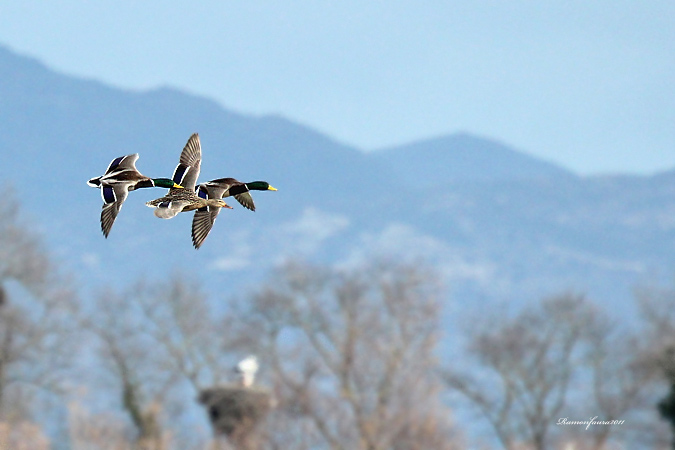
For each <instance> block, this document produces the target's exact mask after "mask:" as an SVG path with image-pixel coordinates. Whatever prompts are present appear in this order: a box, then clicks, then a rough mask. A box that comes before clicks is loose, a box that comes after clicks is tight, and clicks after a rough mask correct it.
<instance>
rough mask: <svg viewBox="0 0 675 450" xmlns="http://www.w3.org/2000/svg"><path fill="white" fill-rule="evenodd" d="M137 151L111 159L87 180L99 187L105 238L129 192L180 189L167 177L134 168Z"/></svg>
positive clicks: (89, 183)
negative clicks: (148, 173) (96, 175)
mask: <svg viewBox="0 0 675 450" xmlns="http://www.w3.org/2000/svg"><path fill="white" fill-rule="evenodd" d="M137 160H138V153H134V154H131V155H126V156H120V157H117V158H115V159H113V160H112V161H111V162H110V165H109V166H108V169H107V170H106V171H105V173H104V174H103V175H101V176H100V177H95V178H92V179H90V180H89V181H87V184H88V185H89V186H91V187H95V188H99V189H101V197H102V198H103V207H102V210H101V231H102V232H103V235H104V236H105V237H106V238H107V237H108V235H109V234H110V229H111V228H112V226H113V224H114V223H115V219H116V218H117V215H118V214H119V212H120V209H122V204H123V203H124V201H125V200H126V199H127V196H128V194H129V192H131V191H134V190H136V189H142V188H148V187H168V188H175V189H176V190H181V189H180V188H181V186H180V185H178V184H176V183H174V182H173V180H170V179H168V178H150V177H146V176H145V175H143V174H142V173H140V172H139V171H138V169H136V161H137Z"/></svg>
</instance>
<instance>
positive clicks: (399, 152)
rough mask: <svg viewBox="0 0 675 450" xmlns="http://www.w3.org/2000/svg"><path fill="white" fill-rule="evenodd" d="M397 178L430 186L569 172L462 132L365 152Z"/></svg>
mask: <svg viewBox="0 0 675 450" xmlns="http://www.w3.org/2000/svg"><path fill="white" fill-rule="evenodd" d="M369 155H370V156H371V158H372V159H373V160H374V161H377V162H379V163H382V164H384V165H385V166H386V167H388V168H389V169H390V170H392V171H393V172H394V173H395V176H396V177H397V179H399V180H401V179H403V180H408V182H412V183H414V184H417V185H420V186H424V187H433V186H438V185H442V184H443V183H446V182H448V181H451V180H473V181H494V180H508V179H534V178H549V177H569V176H573V175H572V173H571V172H569V171H566V170H564V169H562V168H560V167H558V166H556V165H554V164H551V163H547V162H544V161H542V160H540V159H537V158H534V157H532V156H528V155H526V154H524V153H520V152H517V151H515V150H513V149H512V148H510V147H507V146H506V145H503V144H500V143H498V142H496V141H494V140H490V139H485V138H479V137H476V136H472V135H469V134H465V133H460V134H454V135H451V136H443V137H439V138H435V139H429V140H425V141H421V142H415V143H412V144H407V145H402V146H397V147H392V148H385V149H381V150H377V151H374V152H372V153H370V154H369Z"/></svg>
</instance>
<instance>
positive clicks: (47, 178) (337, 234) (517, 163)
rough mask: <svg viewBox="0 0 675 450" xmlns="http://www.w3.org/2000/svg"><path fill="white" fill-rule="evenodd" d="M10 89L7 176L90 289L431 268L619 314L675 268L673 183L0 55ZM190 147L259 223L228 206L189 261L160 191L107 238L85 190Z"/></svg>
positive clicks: (0, 107) (0, 99) (219, 285)
mask: <svg viewBox="0 0 675 450" xmlns="http://www.w3.org/2000/svg"><path fill="white" fill-rule="evenodd" d="M0 80H2V81H0V133H1V134H2V136H3V140H2V142H0V153H1V154H2V155H3V156H4V158H3V159H4V161H6V163H5V164H3V165H1V166H0V177H1V178H2V179H3V180H5V182H9V183H11V184H12V185H14V186H15V187H16V190H17V194H18V195H17V196H18V197H20V198H21V200H22V202H23V203H24V207H25V208H26V209H27V212H28V214H32V217H33V218H34V219H35V221H36V223H37V226H38V227H39V228H41V229H43V230H44V232H45V234H46V238H47V241H48V244H49V245H50V246H51V247H52V248H54V249H55V250H56V252H57V253H58V255H59V257H60V258H62V259H63V260H65V261H67V262H68V265H69V266H70V267H71V269H72V270H73V271H75V272H76V273H77V274H78V276H79V277H81V278H82V280H83V281H84V282H85V284H90V285H95V284H96V283H114V282H115V280H119V279H120V278H131V279H133V278H134V277H136V276H137V274H138V275H149V276H155V275H157V276H161V275H163V274H166V273H170V272H171V270H177V269H178V267H181V266H182V265H187V266H189V267H191V268H193V269H194V270H196V271H199V272H200V273H201V276H204V277H206V278H207V279H208V281H207V284H208V285H209V289H212V290H213V291H215V292H218V293H219V294H222V293H224V292H232V291H233V290H234V289H236V288H237V287H241V286H245V285H246V284H247V283H248V282H249V281H250V280H254V279H256V278H257V277H260V276H261V274H263V273H264V272H265V271H266V270H267V269H268V268H269V267H271V266H272V265H274V263H276V262H278V261H279V260H281V259H282V258H285V257H288V256H296V257H305V258H313V259H318V260H321V261H326V262H328V261H338V260H339V261H348V260H350V259H352V258H356V257H359V255H362V254H365V253H367V252H381V253H386V252H394V253H397V254H400V255H404V256H405V255H415V254H418V253H419V254H423V255H424V256H426V257H428V258H429V259H430V260H432V261H434V262H435V264H437V266H438V267H439V268H440V269H441V270H443V271H444V273H445V274H446V275H447V277H448V280H449V284H451V285H452V290H453V292H454V293H455V295H457V296H462V295H463V296H474V297H473V298H476V296H482V297H486V296H487V297H490V296H497V297H501V298H504V297H510V298H516V297H519V296H522V297H531V296H537V295H542V294H544V293H549V294H550V293H553V292H554V291H555V290H559V289H569V288H572V289H579V290H582V291H583V290H586V291H588V292H590V293H591V294H593V295H597V296H600V297H603V298H604V301H608V302H611V301H614V299H615V298H626V296H627V295H630V292H629V288H630V287H631V285H632V284H634V283H635V282H636V281H639V280H640V279H641V278H642V277H645V276H649V274H650V273H651V272H652V271H654V270H655V271H657V272H660V274H661V275H663V274H668V273H670V272H672V270H673V266H675V258H673V256H672V255H673V254H674V252H673V250H675V248H673V247H674V245H675V239H673V238H675V219H672V218H675V200H673V199H675V172H674V171H669V172H664V173H661V174H657V175H655V176H653V177H627V176H605V177H578V176H576V175H574V174H573V173H571V172H569V171H567V170H565V169H563V168H560V167H558V166H555V165H554V164H551V163H548V162H545V161H541V160H538V159H536V158H533V157H531V156H529V155H525V154H523V153H520V152H518V151H515V150H513V149H511V148H509V147H508V146H505V145H503V144H500V143H498V142H496V141H493V140H489V139H483V138H478V137H474V136H471V135H468V134H465V133H464V134H458V135H451V136H446V137H440V138H435V139H431V140H427V141H423V142H419V143H413V144H408V145H403V146H400V147H396V148H391V149H383V150H379V151H376V152H367V153H366V152H362V151H360V150H359V149H357V148H354V147H350V146H348V145H345V144H341V143H339V142H336V141H335V140H333V139H331V138H329V137H326V136H324V135H322V134H321V133H317V132H315V131H313V130H311V129H309V128H307V127H305V126H302V125H298V124H295V123H293V122H291V121H288V120H286V119H284V118H282V117H278V116H264V117H250V116H246V115H242V114H237V113H235V112H231V111H228V110H226V109H224V108H222V107H220V106H219V105H218V104H217V103H215V102H212V101H210V100H208V99H204V98H201V97H197V96H193V95H189V94H185V93H182V92H179V91H177V90H174V89H169V88H162V89H156V90H152V91H147V92H131V91H124V90H120V89H114V88H110V87H107V86H105V85H104V84H102V83H98V82H95V81H90V80H78V79H75V78H72V77H68V76H65V75H60V74H56V73H54V72H52V71H50V70H49V69H47V68H46V67H44V66H43V65H41V64H40V63H38V62H36V61H35V60H32V59H29V58H25V57H22V56H18V55H16V54H14V53H12V52H10V51H8V50H6V49H3V48H2V47H0ZM195 131H196V132H199V133H200V136H201V140H202V146H203V165H202V174H201V176H200V180H208V179H212V178H218V177H224V176H234V177H236V178H239V179H241V180H244V181H253V180H259V179H261V180H267V181H269V182H270V183H271V184H272V185H274V186H275V187H277V188H279V191H278V192H261V193H255V194H254V198H255V200H256V204H257V206H258V210H257V211H256V212H255V213H250V212H249V211H245V210H243V208H241V207H239V206H238V205H236V203H235V202H232V203H233V204H234V206H235V210H233V211H223V213H222V214H221V216H220V217H219V219H218V221H217V222H216V224H215V227H214V229H213V231H212V234H211V235H210V236H209V238H208V239H207V241H206V243H205V244H204V246H203V247H202V248H201V249H200V250H199V251H195V250H194V249H192V247H191V243H190V236H189V234H190V232H189V227H190V221H191V215H188V214H182V215H180V216H179V217H177V218H175V219H172V220H171V221H162V220H158V219H156V218H155V217H154V216H153V215H152V211H151V210H149V209H148V208H146V207H145V206H144V202H145V201H147V200H150V199H152V198H156V197H159V196H161V195H162V194H163V191H162V190H160V189H154V190H142V191H139V192H135V193H132V194H131V195H130V197H129V199H128V201H127V203H126V204H125V206H124V208H123V209H122V211H121V213H120V216H119V218H118V220H117V222H116V223H115V226H114V227H113V229H112V233H111V236H110V238H109V239H107V240H106V239H104V238H103V237H102V236H101V233H100V229H99V223H98V217H99V213H100V206H101V198H100V195H99V193H98V192H97V191H95V190H94V189H91V188H88V187H87V186H86V185H85V182H86V180H87V179H89V178H91V177H93V176H96V175H100V174H101V173H102V172H103V171H104V170H105V168H106V167H107V164H108V163H109V162H110V160H111V159H113V158H114V157H116V156H119V155H122V154H128V153H135V152H138V153H140V154H141V158H140V159H139V162H138V168H139V169H140V170H141V171H142V172H144V173H146V174H147V175H151V176H155V177H157V176H170V174H171V173H172V171H173V168H174V167H175V164H176V162H177V159H178V155H179V153H180V150H181V149H182V147H183V145H184V144H185V142H186V141H187V138H188V137H189V136H190V134H191V133H193V132H195ZM55 187H58V188H55ZM38 205H39V208H38ZM158 249H161V250H158ZM224 281H225V282H224ZM223 286H224V287H223Z"/></svg>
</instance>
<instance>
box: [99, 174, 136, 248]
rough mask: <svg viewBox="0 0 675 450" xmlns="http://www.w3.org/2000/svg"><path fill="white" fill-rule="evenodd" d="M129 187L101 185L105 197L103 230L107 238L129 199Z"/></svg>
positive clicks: (102, 215) (102, 195)
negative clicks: (125, 201) (123, 204)
mask: <svg viewBox="0 0 675 450" xmlns="http://www.w3.org/2000/svg"><path fill="white" fill-rule="evenodd" d="M128 194H129V192H128V191H127V187H126V186H125V185H114V186H111V185H103V186H101V197H103V209H102V210H101V231H103V236H105V237H106V238H107V237H108V235H109V234H110V229H111V228H112V226H113V223H115V219H116V218H117V214H119V212H120V209H122V203H124V200H126V199H127V195H128Z"/></svg>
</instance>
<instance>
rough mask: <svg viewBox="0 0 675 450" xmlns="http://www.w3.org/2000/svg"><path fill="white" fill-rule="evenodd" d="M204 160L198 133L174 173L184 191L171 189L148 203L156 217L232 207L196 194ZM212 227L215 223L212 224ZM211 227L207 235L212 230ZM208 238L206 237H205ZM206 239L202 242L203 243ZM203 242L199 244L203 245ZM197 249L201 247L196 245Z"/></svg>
mask: <svg viewBox="0 0 675 450" xmlns="http://www.w3.org/2000/svg"><path fill="white" fill-rule="evenodd" d="M201 160H202V148H201V144H200V142H199V135H198V134H197V133H195V134H193V135H192V136H190V139H189V140H188V141H187V144H185V147H184V148H183V151H182V153H181V155H180V160H179V162H178V166H176V170H175V171H174V172H173V181H174V183H176V184H180V185H181V186H183V187H184V189H174V188H172V189H170V190H169V192H168V193H167V194H166V195H165V196H164V197H161V198H158V199H155V200H152V201H149V202H147V203H146V205H148V206H149V207H151V208H155V216H157V217H159V218H161V219H171V218H173V217H175V216H176V215H177V214H178V213H180V212H187V211H194V210H200V209H203V210H204V211H209V210H211V209H212V208H218V209H220V208H229V209H232V207H231V206H230V205H228V204H227V203H225V201H224V200H221V199H220V198H202V197H200V196H198V195H197V194H196V193H195V184H196V182H197V177H199V170H200V166H201ZM210 225H211V226H212V225H213V223H211V224H210ZM211 226H209V228H208V230H207V231H206V234H207V235H208V232H209V231H210V230H211ZM192 235H193V243H194V242H195V241H194V235H195V230H194V222H193V229H192ZM204 237H206V236H204ZM203 240H204V239H202V240H201V242H203ZM201 242H199V244H200V245H201ZM195 248H199V245H196V244H195Z"/></svg>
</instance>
